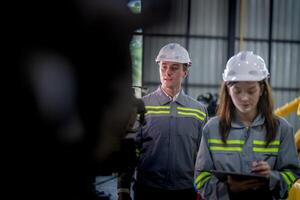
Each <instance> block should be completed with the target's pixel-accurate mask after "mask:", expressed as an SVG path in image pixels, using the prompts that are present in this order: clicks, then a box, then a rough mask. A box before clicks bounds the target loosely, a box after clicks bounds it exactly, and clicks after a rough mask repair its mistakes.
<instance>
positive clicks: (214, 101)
mask: <svg viewBox="0 0 300 200" xmlns="http://www.w3.org/2000/svg"><path fill="white" fill-rule="evenodd" d="M197 100H198V101H200V102H201V103H203V104H204V105H205V106H206V108H207V112H208V115H209V117H213V116H215V115H216V110H217V106H218V94H211V93H210V92H207V93H204V94H200V95H199V96H198V97H197Z"/></svg>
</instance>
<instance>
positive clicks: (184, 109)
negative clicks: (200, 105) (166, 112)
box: [177, 107, 206, 117]
mask: <svg viewBox="0 0 300 200" xmlns="http://www.w3.org/2000/svg"><path fill="white" fill-rule="evenodd" d="M177 110H183V111H194V112H197V113H199V114H201V115H203V116H204V117H205V116H206V114H205V113H204V112H202V111H201V110H199V109H195V108H186V107H177Z"/></svg>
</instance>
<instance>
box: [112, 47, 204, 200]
mask: <svg viewBox="0 0 300 200" xmlns="http://www.w3.org/2000/svg"><path fill="white" fill-rule="evenodd" d="M156 62H157V63H158V64H159V72H160V81H161V85H160V86H159V88H158V89H157V90H156V91H154V92H152V93H150V94H148V95H146V96H144V97H143V98H142V99H143V101H144V103H145V106H146V110H147V112H146V117H145V120H146V123H145V124H144V125H143V126H142V128H141V129H140V131H139V132H138V133H137V137H136V142H137V146H138V148H139V154H140V155H139V161H138V164H137V167H136V183H135V185H134V187H135V191H134V199H135V200H147V199H151V200H152V199H156V200H157V199H172V200H174V199H184V200H187V199H196V193H195V190H194V188H193V171H194V164H195V159H196V155H197V150H198V148H199V144H200V139H201V134H202V128H203V125H204V124H205V122H206V121H207V111H206V109H205V107H204V105H202V104H201V103H200V102H198V101H196V100H195V99H193V98H191V97H189V96H188V95H186V94H185V93H184V92H183V90H182V86H181V85H182V82H183V80H184V79H185V78H186V76H187V75H188V70H189V67H190V66H191V60H190V57H189V54H188V52H187V50H186V49H185V48H183V47H182V46H180V45H179V44H176V43H170V44H167V45H166V46H164V47H163V48H162V49H161V50H160V52H159V54H158V56H157V58H156ZM130 180H131V178H130V176H128V174H122V175H121V176H120V178H119V183H118V194H119V200H120V199H130V195H129V193H130V190H129V188H130Z"/></svg>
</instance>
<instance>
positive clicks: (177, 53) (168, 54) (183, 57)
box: [155, 43, 192, 66]
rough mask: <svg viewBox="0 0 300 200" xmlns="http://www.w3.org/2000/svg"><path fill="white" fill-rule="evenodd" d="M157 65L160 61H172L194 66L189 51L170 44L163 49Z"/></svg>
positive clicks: (175, 44) (158, 56)
mask: <svg viewBox="0 0 300 200" xmlns="http://www.w3.org/2000/svg"><path fill="white" fill-rule="evenodd" d="M155 61H156V62H157V63H159V62H160V61H171V62H178V63H182V64H187V65H188V66H191V65H192V61H191V59H190V56H189V53H188V52H187V50H186V49H185V48H184V47H182V46H181V45H180V44H177V43H169V44H167V45H165V46H164V47H162V48H161V49H160V51H159V53H158V55H157V57H156V59H155Z"/></svg>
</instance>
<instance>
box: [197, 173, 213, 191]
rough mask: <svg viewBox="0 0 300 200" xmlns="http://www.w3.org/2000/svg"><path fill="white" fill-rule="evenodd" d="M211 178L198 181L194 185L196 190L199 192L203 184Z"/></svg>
mask: <svg viewBox="0 0 300 200" xmlns="http://www.w3.org/2000/svg"><path fill="white" fill-rule="evenodd" d="M210 177H211V176H207V177H206V178H205V179H203V180H202V181H200V182H199V183H198V184H197V185H196V188H197V189H198V190H199V189H200V188H201V187H202V186H203V184H204V183H205V182H206V181H208V180H209V179H210Z"/></svg>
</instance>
